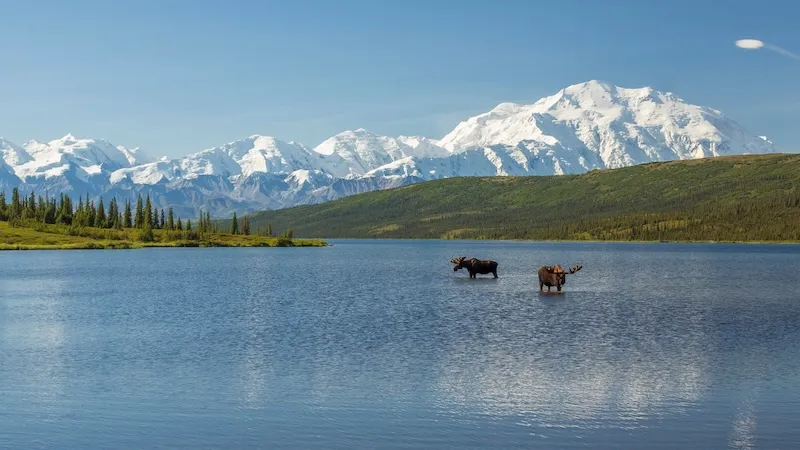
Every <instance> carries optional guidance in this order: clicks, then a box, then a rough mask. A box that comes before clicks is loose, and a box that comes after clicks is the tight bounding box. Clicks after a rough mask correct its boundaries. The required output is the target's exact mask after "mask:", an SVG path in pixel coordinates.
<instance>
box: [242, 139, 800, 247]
mask: <svg viewBox="0 0 800 450" xmlns="http://www.w3.org/2000/svg"><path fill="white" fill-rule="evenodd" d="M250 223H251V226H253V225H254V226H260V225H263V224H267V223H269V224H272V225H274V226H276V227H279V228H283V229H288V228H293V229H294V233H295V235H298V236H318V237H324V238H443V239H530V240H635V241H641V240H648V241H655V240H671V241H773V242H774V241H800V155H793V154H773V155H759V156H735V157H724V158H709V159H700V160H688V161H673V162H664V163H652V164H645V165H640V166H633V167H626V168H622V169H615V170H602V171H601V170H598V171H592V172H589V173H586V174H581V175H570V176H544V177H538V176H537V177H528V176H526V177H463V178H450V179H444V180H437V181H430V182H425V183H418V184H413V185H410V186H405V187H401V188H397V189H392V190H386V191H378V192H371V193H366V194H360V195H354V196H352V197H347V198H344V199H341V200H337V201H334V202H330V203H324V204H320V205H312V206H300V207H295V208H289V209H284V210H276V211H265V212H261V213H258V214H255V215H253V216H252V217H251V218H250Z"/></svg>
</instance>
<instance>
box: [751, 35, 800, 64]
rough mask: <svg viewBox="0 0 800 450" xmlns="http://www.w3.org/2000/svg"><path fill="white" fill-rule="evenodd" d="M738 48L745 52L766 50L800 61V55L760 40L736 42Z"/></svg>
mask: <svg viewBox="0 0 800 450" xmlns="http://www.w3.org/2000/svg"><path fill="white" fill-rule="evenodd" d="M736 46H737V47H739V48H743V49H745V50H758V49H760V48H766V49H768V50H772V51H773V52H775V53H778V54H781V55H783V56H788V57H789V58H792V59H797V60H800V55H798V54H797V53H794V52H790V51H789V50H786V49H785V48H781V47H778V46H777V45H772V44H767V43H765V42H764V41H760V40H758V39H739V40H738V41H736Z"/></svg>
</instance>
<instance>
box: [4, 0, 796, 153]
mask: <svg viewBox="0 0 800 450" xmlns="http://www.w3.org/2000/svg"><path fill="white" fill-rule="evenodd" d="M799 19H800V2H796V1H795V2H793V1H772V2H770V1H767V0H763V1H759V2H754V1H741V0H725V1H724V2H722V1H720V0H715V1H702V0H692V1H686V0H677V1H673V2H663V1H645V0H640V1H630V0H615V1H614V2H603V1H593V0H559V1H553V0H548V1H536V0H520V1H512V0H508V1H502V0H496V1H493V2H489V1H473V0H460V1H455V0H452V1H444V0H424V1H423V0H405V1H402V2H398V1H389V0H328V1H312V0H292V1H280V2H279V1H268V0H257V1H236V0H225V1H211V0H206V1H203V0H197V1H194V0H136V1H133V0H129V1H122V0H119V1H106V0H103V1H100V0H96V1H90V0H71V1H69V2H65V1H62V0H58V1H53V0H51V1H45V0H27V1H18V0H0V24H1V25H0V30H2V32H1V33H0V57H1V58H2V59H0V136H2V137H5V138H7V139H9V140H11V141H13V142H17V143H24V142H26V141H28V140H30V139H37V140H40V141H49V140H52V139H56V138H59V137H61V136H64V135H66V134H67V133H72V134H73V135H75V136H77V137H92V138H101V139H106V140H108V141H111V142H112V143H114V144H116V145H124V146H127V147H140V148H141V149H142V150H144V151H145V152H147V153H149V154H151V155H154V156H169V157H179V156H182V155H185V154H188V153H192V152H196V151H200V150H202V149H206V148H210V147H214V146H218V145H222V144H224V143H226V142H230V141H233V140H236V139H242V138H245V137H247V136H250V135H253V134H262V135H270V136H275V137H277V138H278V139H281V140H286V141H289V140H293V141H298V142H301V143H303V144H305V145H307V146H309V147H313V146H316V145H317V144H319V143H320V142H322V141H323V140H325V139H326V138H328V137H330V136H332V135H334V134H336V133H339V132H341V131H344V130H348V129H357V128H366V129H368V130H370V131H373V132H375V133H379V134H385V135H391V136H398V135H422V136H428V137H432V138H440V137H442V136H443V135H444V134H446V133H447V132H449V131H450V130H451V129H452V128H454V127H455V126H456V125H457V124H458V123H459V122H460V121H462V120H465V119H467V118H468V117H470V116H473V115H476V114H480V113H482V112H486V111H488V110H490V109H491V108H493V107H494V106H495V105H497V104H498V103H502V102H506V101H510V102H534V101H536V100H538V99H539V98H541V97H543V96H546V95H551V94H554V93H555V92H557V91H558V90H560V89H562V88H564V87H566V86H568V85H571V84H575V83H579V82H583V81H587V80H591V79H597V80H602V81H606V82H609V83H613V84H616V85H618V86H622V87H642V86H651V87H653V88H655V89H658V90H662V91H670V92H673V93H675V94H677V95H678V96H680V97H682V98H683V99H685V100H686V101H688V102H690V103H694V104H699V105H703V106H710V107H713V108H716V109H719V110H721V111H722V112H723V113H725V114H726V115H727V116H728V117H730V118H733V119H734V120H736V121H737V122H739V123H740V124H741V125H743V126H744V127H745V128H746V129H747V130H748V131H750V132H752V133H754V134H758V135H766V136H768V137H769V138H770V139H771V140H773V142H774V143H775V144H776V145H777V146H778V147H779V149H780V150H782V151H791V152H795V151H800V126H798V125H800V88H799V87H798V85H799V83H798V82H800V60H798V59H794V58H791V57H789V56H786V55H785V54H781V53H779V52H775V51H769V50H768V49H765V48H762V49H759V50H747V49H742V48H738V47H736V46H735V45H734V42H735V41H736V40H738V39H745V38H752V39H760V40H762V41H764V42H765V43H767V44H770V45H774V46H778V47H780V48H782V49H786V50H789V51H791V52H795V53H800V26H797V23H798V20H799Z"/></svg>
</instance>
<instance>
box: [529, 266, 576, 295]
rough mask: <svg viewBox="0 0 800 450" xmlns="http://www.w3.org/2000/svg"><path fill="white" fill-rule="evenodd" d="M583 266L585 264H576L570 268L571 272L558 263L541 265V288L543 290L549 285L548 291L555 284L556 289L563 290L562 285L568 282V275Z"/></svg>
mask: <svg viewBox="0 0 800 450" xmlns="http://www.w3.org/2000/svg"><path fill="white" fill-rule="evenodd" d="M581 268H583V266H575V267H573V268H571V269H569V272H565V271H564V269H562V268H561V266H560V265H558V264H556V265H555V266H544V267H541V268H540V269H539V290H540V291H543V290H544V287H545V286H547V292H550V289H551V288H552V287H553V286H555V287H556V290H558V292H561V287H562V286H564V285H565V284H567V275H572V274H573V273H575V272H577V271H579V270H581Z"/></svg>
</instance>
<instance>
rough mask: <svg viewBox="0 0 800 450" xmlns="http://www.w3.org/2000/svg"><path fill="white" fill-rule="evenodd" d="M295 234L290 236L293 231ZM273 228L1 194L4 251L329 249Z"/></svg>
mask: <svg viewBox="0 0 800 450" xmlns="http://www.w3.org/2000/svg"><path fill="white" fill-rule="evenodd" d="M289 233H290V232H289ZM289 233H284V234H282V235H278V236H273V235H272V230H271V229H270V230H266V229H256V230H255V232H254V233H251V228H250V224H249V218H248V217H247V216H245V217H244V218H242V219H241V224H240V223H238V222H237V225H236V226H231V227H230V228H229V229H226V228H223V227H220V226H218V225H217V224H216V223H214V222H213V221H212V220H211V217H210V215H209V214H208V213H201V214H200V216H199V217H197V218H195V220H194V221H192V219H189V218H186V220H185V221H184V218H181V217H176V216H175V214H174V213H173V210H172V208H167V210H166V211H165V210H164V209H161V210H158V209H157V208H155V207H154V206H153V205H152V204H151V202H150V198H149V197H147V198H145V199H143V198H142V197H141V196H140V197H139V198H138V199H137V202H136V206H135V209H134V207H133V206H132V205H131V203H130V201H127V202H126V203H125V204H124V205H120V203H118V202H117V200H116V199H113V198H112V199H111V200H110V201H109V202H108V207H106V205H105V203H104V202H103V200H102V199H100V200H99V201H98V202H97V203H95V202H94V201H93V200H91V199H89V198H88V197H87V198H86V199H83V198H80V199H79V200H78V202H77V205H75V204H74V201H73V199H72V198H71V197H69V196H67V195H64V194H62V195H60V196H58V197H57V198H48V197H44V198H43V197H41V196H38V197H37V196H36V195H35V194H34V193H31V194H29V195H28V196H21V195H20V193H19V191H18V190H17V189H16V188H15V189H13V190H12V193H11V199H10V201H8V200H7V199H6V196H5V193H2V192H0V250H33V249H93V248H98V249H116V248H140V247H293V246H303V247H305V246H324V245H326V243H325V242H324V241H321V240H308V239H293V238H292V237H291V235H290V234H289Z"/></svg>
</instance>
